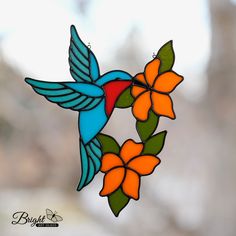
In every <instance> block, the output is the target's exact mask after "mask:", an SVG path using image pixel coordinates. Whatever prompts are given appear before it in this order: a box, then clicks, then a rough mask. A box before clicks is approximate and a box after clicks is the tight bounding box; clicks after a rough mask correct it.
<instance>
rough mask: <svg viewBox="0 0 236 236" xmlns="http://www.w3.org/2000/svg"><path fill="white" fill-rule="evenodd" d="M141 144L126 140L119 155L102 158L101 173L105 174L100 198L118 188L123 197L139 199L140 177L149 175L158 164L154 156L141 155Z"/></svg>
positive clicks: (107, 154) (158, 161) (108, 155)
mask: <svg viewBox="0 0 236 236" xmlns="http://www.w3.org/2000/svg"><path fill="white" fill-rule="evenodd" d="M142 150H143V144H142V143H135V142H134V141H133V140H131V139H129V140H127V141H126V142H125V143H124V144H123V145H122V147H121V150H120V153H119V155H116V154H114V153H106V154H105V155H104V156H103V157H102V166H101V169H100V170H101V171H102V172H104V173H105V176H104V181H103V188H102V190H101V191H100V195H101V196H108V195H110V194H112V193H113V192H115V191H116V190H117V189H119V188H120V187H121V188H122V191H123V193H124V194H125V195H127V196H128V197H130V198H133V199H135V200H138V199H139V188H140V177H141V176H145V175H150V174H151V173H152V172H153V171H154V169H155V167H156V166H157V165H158V164H159V163H160V159H159V158H158V157H156V156H154V155H141V152H142Z"/></svg>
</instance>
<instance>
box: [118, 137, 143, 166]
mask: <svg viewBox="0 0 236 236" xmlns="http://www.w3.org/2000/svg"><path fill="white" fill-rule="evenodd" d="M142 150H143V144H142V143H135V142H134V141H133V140H132V139H128V140H127V141H126V142H125V143H124V144H123V145H122V147H121V151H120V157H121V158H122V159H123V161H124V162H125V163H127V162H128V161H129V160H130V159H132V158H133V157H135V156H138V155H140V153H141V152H142Z"/></svg>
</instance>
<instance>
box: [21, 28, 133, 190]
mask: <svg viewBox="0 0 236 236" xmlns="http://www.w3.org/2000/svg"><path fill="white" fill-rule="evenodd" d="M70 33H71V37H70V47H69V59H68V61H69V66H70V74H71V76H72V78H73V79H74V81H73V82H69V81H67V82H47V81H40V80H35V79H32V78H25V82H26V83H28V84H29V85H31V86H32V88H33V90H34V91H35V92H36V93H38V94H39V95H42V96H44V97H45V98H46V99H47V100H48V101H50V102H53V103H56V104H57V105H59V106H60V107H62V108H65V109H70V110H73V111H76V112H78V129H79V134H80V138H79V142H80V159H81V176H80V181H79V184H78V187H77V190H78V191H80V190H81V189H82V188H83V187H85V186H86V185H88V184H89V183H90V182H91V181H92V180H93V178H94V176H95V175H96V174H97V173H98V171H99V169H100V167H101V157H102V151H101V144H100V142H99V140H98V139H97V137H96V136H97V135H98V134H99V133H100V132H101V130H102V129H103V128H104V127H105V125H106V123H107V122H108V120H109V118H110V116H111V114H112V112H113V110H114V108H115V103H116V101H117V99H118V98H119V96H120V95H121V93H122V92H123V91H125V90H126V89H127V88H128V87H129V86H130V85H131V84H132V76H131V75H130V74H129V73H127V72H125V71H122V70H113V71H110V72H107V73H105V74H103V75H100V70H99V65H98V61H97V59H96V57H95V55H94V53H93V52H92V50H91V47H90V46H86V44H85V43H84V42H83V41H82V40H81V38H80V37H79V35H78V33H77V31H76V28H75V26H74V25H72V26H71V28H70Z"/></svg>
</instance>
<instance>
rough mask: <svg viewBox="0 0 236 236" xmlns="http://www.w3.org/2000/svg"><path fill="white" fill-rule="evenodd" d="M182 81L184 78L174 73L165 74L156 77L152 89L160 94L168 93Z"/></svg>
mask: <svg viewBox="0 0 236 236" xmlns="http://www.w3.org/2000/svg"><path fill="white" fill-rule="evenodd" d="M183 79H184V78H183V77H182V76H181V75H178V74H176V73H175V72H166V73H164V74H161V75H160V76H158V78H157V79H156V81H155V83H154V88H155V89H156V90H158V91H160V92H164V93H170V92H172V91H173V90H174V89H175V88H176V87H177V85H178V84H180V83H181V82H182V81H183Z"/></svg>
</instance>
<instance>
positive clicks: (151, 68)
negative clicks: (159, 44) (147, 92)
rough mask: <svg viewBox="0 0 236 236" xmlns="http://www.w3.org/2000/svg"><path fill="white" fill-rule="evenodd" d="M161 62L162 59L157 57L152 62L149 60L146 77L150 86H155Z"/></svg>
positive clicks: (145, 70) (145, 71)
mask: <svg viewBox="0 0 236 236" xmlns="http://www.w3.org/2000/svg"><path fill="white" fill-rule="evenodd" d="M160 63H161V62H160V60H159V59H157V58H155V59H153V60H152V61H151V62H149V63H148V64H147V65H146V67H145V69H144V73H145V78H146V80H147V83H148V84H149V86H150V87H152V86H153V83H154V81H155V79H156V77H157V76H158V71H159V67H160Z"/></svg>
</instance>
